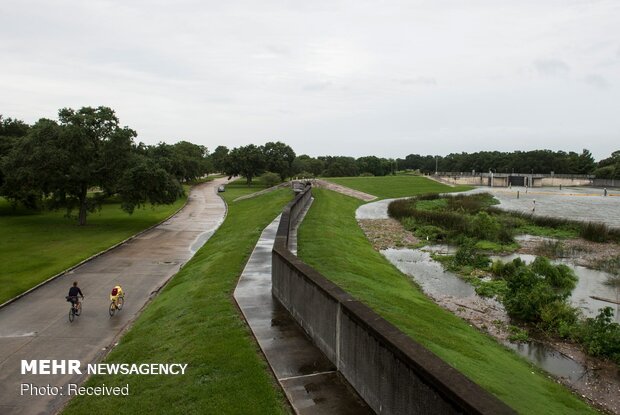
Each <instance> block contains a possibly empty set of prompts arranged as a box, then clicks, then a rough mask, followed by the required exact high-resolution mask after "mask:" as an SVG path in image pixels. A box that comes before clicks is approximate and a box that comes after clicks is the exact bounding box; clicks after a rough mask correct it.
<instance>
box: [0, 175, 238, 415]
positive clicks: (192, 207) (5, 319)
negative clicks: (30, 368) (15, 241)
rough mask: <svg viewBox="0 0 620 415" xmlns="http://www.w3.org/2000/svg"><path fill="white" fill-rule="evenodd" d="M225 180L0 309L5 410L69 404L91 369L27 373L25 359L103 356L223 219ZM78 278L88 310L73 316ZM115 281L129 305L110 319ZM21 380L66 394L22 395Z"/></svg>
mask: <svg viewBox="0 0 620 415" xmlns="http://www.w3.org/2000/svg"><path fill="white" fill-rule="evenodd" d="M223 182H226V179H217V180H214V181H212V182H209V183H205V184H202V185H199V186H196V187H194V188H193V189H192V191H191V193H190V195H189V200H188V203H187V205H186V206H185V207H184V208H183V209H182V210H181V211H180V212H179V213H177V214H176V215H175V216H173V217H172V218H170V219H169V220H167V221H166V222H164V223H162V224H160V225H158V226H156V227H155V228H153V229H151V230H149V231H147V232H145V233H143V234H141V235H139V236H137V237H136V238H134V239H132V240H130V241H128V242H127V243H125V244H123V245H121V246H119V247H118V248H116V249H113V250H111V251H109V252H107V253H105V254H103V255H101V256H99V257H97V258H95V259H93V260H92V261H89V262H87V263H85V264H84V265H82V266H80V267H78V268H76V269H75V270H73V271H71V272H70V273H68V274H65V275H63V276H61V277H59V278H57V279H55V280H53V281H51V282H50V283H48V284H46V285H44V286H42V287H40V288H38V289H37V290H34V291H33V292H31V293H29V294H27V295H26V296H24V297H22V298H20V299H18V300H17V301H15V302H13V303H11V304H9V305H7V306H6V307H4V308H2V309H0V413H1V414H48V413H54V412H56V411H58V409H59V408H61V407H62V405H64V403H65V402H66V401H67V400H68V396H67V384H69V383H79V382H80V381H82V380H83V378H84V376H85V375H82V376H80V375H22V374H21V366H20V365H21V360H22V359H27V360H32V359H77V360H80V361H81V363H82V365H81V366H82V368H83V369H84V368H85V367H86V365H87V364H88V363H92V362H94V361H97V360H99V359H100V358H101V357H102V356H103V355H104V354H105V353H106V352H107V350H108V348H109V347H110V346H111V345H113V344H114V342H116V341H118V336H119V335H120V334H121V332H122V330H123V328H125V327H126V326H127V325H128V324H129V323H130V322H131V321H133V320H134V319H135V318H136V317H137V316H138V314H139V313H140V310H141V308H142V307H143V306H144V305H145V304H146V302H147V301H148V300H149V299H150V298H151V297H152V295H154V293H155V292H156V291H157V290H158V289H159V288H160V287H161V286H162V285H163V284H164V283H165V282H166V281H167V280H168V279H170V278H171V277H172V276H173V275H174V274H175V273H176V272H177V271H178V270H179V269H180V267H181V266H182V265H183V264H184V263H185V262H187V261H188V260H189V259H190V258H191V257H192V256H193V255H194V253H195V252H196V251H197V250H198V249H199V248H200V246H202V244H204V243H205V242H206V241H207V240H208V238H209V237H210V236H211V235H212V234H213V233H214V232H215V230H216V229H217V228H218V227H219V226H220V224H221V223H222V222H223V220H224V217H225V214H226V205H225V203H224V202H223V200H222V199H221V198H220V197H218V196H217V186H218V185H219V184H221V183H223ZM73 281H78V282H79V286H80V288H81V289H82V291H83V293H84V295H85V296H86V300H85V301H84V307H83V311H82V315H81V316H79V317H76V319H75V321H74V322H73V323H69V321H68V312H69V303H67V302H66V301H65V295H66V294H67V292H68V290H69V287H70V286H71V284H72V282H73ZM116 284H121V285H122V287H123V290H124V291H125V306H124V308H123V310H122V311H120V312H118V313H117V314H116V315H115V316H114V317H112V318H111V317H110V316H109V314H108V307H109V304H110V300H109V292H110V291H111V289H112V288H113V287H114V286H115V285H116ZM127 363H142V362H127ZM162 363H163V362H162ZM179 363H183V362H179ZM83 372H84V371H83ZM22 384H33V385H35V386H38V387H45V386H47V385H50V386H58V387H60V386H62V387H63V388H64V389H63V390H62V393H64V396H61V395H60V394H59V395H57V396H50V395H49V394H46V395H44V396H32V395H31V393H29V392H27V393H26V394H25V395H21V394H20V393H21V385H22ZM130 393H131V385H130Z"/></svg>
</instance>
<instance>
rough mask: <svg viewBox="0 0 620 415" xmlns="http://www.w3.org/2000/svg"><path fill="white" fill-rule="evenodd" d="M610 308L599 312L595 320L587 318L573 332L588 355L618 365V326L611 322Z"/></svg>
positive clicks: (619, 337)
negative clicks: (607, 358) (603, 358)
mask: <svg viewBox="0 0 620 415" xmlns="http://www.w3.org/2000/svg"><path fill="white" fill-rule="evenodd" d="M613 316H614V311H613V309H612V308H611V307H605V308H603V309H601V310H600V312H599V314H598V315H597V316H596V317H595V318H587V319H586V320H585V321H584V322H582V324H580V325H579V327H578V328H577V330H575V333H574V337H576V339H577V340H578V341H579V342H580V343H582V344H583V345H584V346H585V347H586V349H587V351H588V353H590V354H592V355H594V356H605V357H609V358H610V359H612V360H614V361H615V362H616V363H619V364H620V324H618V323H616V322H614V321H613Z"/></svg>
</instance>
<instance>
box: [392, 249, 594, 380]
mask: <svg viewBox="0 0 620 415" xmlns="http://www.w3.org/2000/svg"><path fill="white" fill-rule="evenodd" d="M428 250H430V251H433V252H439V253H444V252H445V253H448V252H450V251H453V249H451V248H450V247H448V246H447V245H443V246H437V245H435V248H431V246H427V247H424V248H422V249H392V248H390V249H385V250H382V251H381V253H382V254H383V255H384V256H385V257H386V258H387V259H388V260H389V261H390V262H391V263H392V264H394V265H395V266H396V267H397V268H398V269H399V270H400V271H401V272H403V273H404V274H407V275H409V276H410V277H412V278H413V280H414V281H415V282H416V283H418V284H419V285H420V287H422V290H423V291H424V292H425V293H427V294H428V295H430V296H431V297H433V298H436V299H439V298H446V297H452V298H455V299H460V298H467V297H476V298H478V299H481V300H483V301H488V302H492V301H493V302H494V300H490V299H484V298H483V297H480V296H478V295H477V294H476V292H475V290H474V288H473V287H472V286H471V285H470V284H468V283H467V282H465V281H463V280H462V279H461V278H459V276H457V275H456V274H454V273H452V272H449V271H445V270H444V269H443V266H442V265H441V264H440V263H439V262H437V261H435V260H433V259H432V258H431V254H430V253H429V252H427V251H428ZM450 253H451V252H450ZM514 257H516V255H515V256H514ZM532 257H533V256H532ZM503 259H506V260H511V259H508V258H507V257H504V258H503ZM524 260H525V259H524ZM533 260H534V258H531V259H530V261H533ZM504 344H505V345H506V346H507V347H509V348H511V349H512V350H514V351H515V352H517V353H518V354H519V355H521V356H523V357H525V358H526V359H528V360H529V361H531V362H532V363H534V364H536V365H537V366H539V367H541V368H542V369H544V370H546V371H547V372H549V373H551V374H552V375H554V376H557V377H561V378H567V379H570V380H571V381H574V382H576V381H585V380H584V379H583V378H584V374H586V372H587V370H586V368H585V367H584V366H583V365H581V364H579V363H577V362H575V361H574V360H572V359H570V358H569V357H567V356H564V355H563V354H561V353H559V352H558V351H556V350H554V349H552V348H550V347H548V346H546V345H544V344H542V343H538V342H535V341H531V342H528V343H512V342H509V341H506V342H504Z"/></svg>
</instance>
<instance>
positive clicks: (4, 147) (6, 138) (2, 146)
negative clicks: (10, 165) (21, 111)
mask: <svg viewBox="0 0 620 415" xmlns="http://www.w3.org/2000/svg"><path fill="white" fill-rule="evenodd" d="M29 128H30V127H29V126H28V124H26V123H25V122H23V121H20V120H16V119H13V118H10V117H9V118H3V117H2V114H0V194H2V193H1V192H2V190H1V189H2V186H3V184H4V173H3V167H2V165H3V160H4V159H5V158H6V157H7V156H8V155H9V153H10V152H11V150H12V149H13V148H14V147H15V145H16V144H17V142H18V141H19V139H20V138H22V137H24V136H25V135H26V134H28V130H29Z"/></svg>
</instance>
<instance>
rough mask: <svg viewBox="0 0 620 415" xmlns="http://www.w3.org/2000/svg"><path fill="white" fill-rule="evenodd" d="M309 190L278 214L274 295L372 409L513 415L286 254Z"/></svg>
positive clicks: (373, 313) (333, 285)
mask: <svg viewBox="0 0 620 415" xmlns="http://www.w3.org/2000/svg"><path fill="white" fill-rule="evenodd" d="M310 198H311V188H310V186H308V187H306V189H305V190H304V192H302V193H301V194H299V195H297V197H296V198H295V200H294V201H293V202H291V203H290V204H289V205H288V206H287V207H286V208H285V209H284V211H283V213H282V218H281V220H280V226H279V228H278V233H277V236H276V241H275V244H274V248H273V253H272V262H273V271H272V272H273V274H272V283H273V294H274V295H275V296H276V298H278V300H280V302H281V303H282V304H283V305H284V307H285V308H286V309H287V310H288V311H289V312H290V313H291V315H292V316H293V317H294V318H295V320H296V321H297V322H298V323H299V324H300V325H301V327H303V329H304V330H305V331H306V332H307V333H308V335H309V336H310V337H311V338H312V340H313V341H314V342H315V344H316V345H317V346H318V347H319V348H320V349H321V351H322V352H323V353H324V354H325V355H326V356H327V357H328V358H329V359H330V360H331V361H332V362H333V363H334V364H335V365H336V367H337V368H338V370H339V371H340V373H341V374H342V375H343V376H344V377H345V378H346V379H347V380H348V381H349V383H350V384H351V385H352V386H353V387H354V388H355V389H356V391H357V392H358V393H359V395H360V396H361V397H362V398H363V399H364V400H365V401H366V402H367V403H368V404H369V406H370V407H371V408H373V410H374V411H376V412H377V413H381V414H411V413H433V414H455V413H467V414H514V413H515V412H514V411H513V410H512V409H510V408H509V407H507V406H506V405H505V404H504V403H502V402H501V401H499V400H498V399H497V398H495V397H494V396H492V395H491V394H489V393H487V392H486V391H484V390H483V389H482V388H480V387H479V386H478V385H476V384H475V383H473V382H471V381H470V380H469V379H467V378H466V377H465V376H463V375H462V374H461V373H459V372H458V371H456V370H455V369H453V368H452V367H450V366H449V365H448V364H447V363H445V362H444V361H442V360H441V359H439V358H438V357H437V356H435V355H434V354H433V353H431V352H430V351H428V350H426V349H425V348H424V347H422V346H421V345H419V344H418V343H416V342H414V341H413V340H412V339H411V338H409V337H408V336H406V335H405V334H404V333H402V332H401V331H400V330H399V329H398V328H396V327H394V326H393V325H392V324H390V323H389V322H387V321H386V320H384V319H383V318H382V317H380V316H379V315H378V314H376V313H375V312H374V311H372V310H371V309H370V308H368V307H367V306H366V305H364V304H362V303H360V302H359V301H356V300H355V299H354V298H353V297H351V296H350V295H349V294H347V293H346V292H345V291H343V290H342V289H340V288H339V287H338V286H336V285H335V284H334V283H332V282H331V281H329V280H328V279H327V278H325V277H324V276H323V275H321V274H320V273H319V272H318V271H316V270H315V269H314V268H312V267H310V266H309V265H307V264H305V263H304V262H303V261H301V260H300V259H299V258H297V257H296V256H295V255H293V254H292V253H291V252H290V251H289V249H288V239H289V232H290V229H291V228H292V227H293V225H294V224H295V223H296V221H297V218H298V216H299V213H300V212H301V211H302V210H303V208H304V207H305V205H306V204H307V203H308V202H309V201H310Z"/></svg>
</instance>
